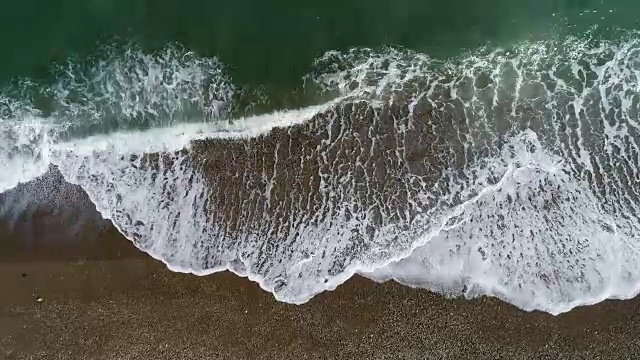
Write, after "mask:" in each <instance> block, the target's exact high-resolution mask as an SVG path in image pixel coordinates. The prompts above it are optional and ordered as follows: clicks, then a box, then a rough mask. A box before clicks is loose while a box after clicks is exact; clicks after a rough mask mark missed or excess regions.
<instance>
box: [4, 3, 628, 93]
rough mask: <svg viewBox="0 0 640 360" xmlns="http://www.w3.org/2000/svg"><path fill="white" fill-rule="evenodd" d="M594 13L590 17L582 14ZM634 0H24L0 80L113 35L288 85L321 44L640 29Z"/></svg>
mask: <svg viewBox="0 0 640 360" xmlns="http://www.w3.org/2000/svg"><path fill="white" fill-rule="evenodd" d="M585 10H596V12H595V13H593V12H589V13H584V12H585ZM638 10H640V5H639V2H638V1H636V0H614V1H606V2H605V1H602V0H597V1H596V0H445V1H443V0H395V1H390V0H322V1H299V0H296V1H291V0H269V1H264V0H217V1H215V0H181V1H179V0H22V1H11V2H9V3H8V4H5V5H3V9H2V11H1V12H0V44H2V51H1V52H0V83H2V82H6V81H8V80H9V79H11V78H15V77H31V78H43V77H46V76H47V71H48V69H50V66H51V62H54V61H59V60H62V59H65V58H67V57H69V56H71V55H77V56H83V55H85V54H89V53H91V52H92V51H94V48H95V46H96V44H97V43H99V42H101V41H106V40H110V39H113V38H114V37H119V38H124V39H128V40H131V39H133V40H136V41H137V42H138V43H139V44H140V45H141V46H142V47H144V48H147V49H156V48H160V47H162V46H164V45H165V44H167V43H170V42H178V43H180V44H182V45H184V46H185V47H186V48H188V49H189V50H193V51H195V52H197V53H198V54H199V55H202V56H212V55H217V56H219V57H220V58H221V59H222V61H223V62H224V63H226V64H228V65H229V66H231V72H232V75H233V77H234V78H235V80H236V81H237V82H239V83H242V84H248V85H268V86H270V87H271V88H272V89H276V91H277V89H279V88H281V89H282V90H283V91H286V89H287V88H289V87H290V86H291V85H292V84H297V83H299V80H300V77H301V76H302V75H304V74H305V73H306V71H307V70H308V68H309V66H310V64H311V61H312V60H313V59H314V58H315V57H317V56H318V55H320V54H322V53H323V52H325V51H327V50H344V49H347V48H349V47H353V46H368V47H376V46H382V45H385V44H393V45H402V46H405V47H408V48H412V49H415V50H419V51H422V52H426V53H429V54H430V55H432V56H436V57H446V56H452V55H455V54H456V53H458V52H459V51H461V49H465V48H473V47H475V46H478V45H482V44H486V43H487V42H491V43H495V44H498V45H501V44H505V43H509V42H514V41H518V40H520V39H523V38H530V37H545V36H553V35H554V33H558V32H566V31H574V32H579V31H582V30H583V29H586V28H588V27H590V26H591V25H592V24H596V23H597V24H599V25H601V26H605V27H611V26H614V27H623V28H627V29H629V28H635V27H638V21H637V20H636V19H635V18H636V14H637V13H638Z"/></svg>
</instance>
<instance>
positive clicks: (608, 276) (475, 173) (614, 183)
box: [0, 34, 640, 314]
mask: <svg viewBox="0 0 640 360" xmlns="http://www.w3.org/2000/svg"><path fill="white" fill-rule="evenodd" d="M638 49H640V46H639V43H638V40H637V37H634V36H633V35H628V34H627V36H626V37H621V38H620V39H619V40H616V41H604V42H603V43H602V44H600V46H599V47H598V48H592V47H589V46H587V42H586V41H584V40H580V39H575V38H570V39H565V40H563V41H562V42H559V43H557V42H556V43H554V42H538V43H523V44H521V45H520V46H518V47H515V48H514V49H513V50H510V51H504V50H496V51H493V52H486V51H479V52H477V53H471V54H467V55H465V56H463V57H461V58H458V59H451V60H447V61H441V60H434V59H431V58H429V57H428V56H426V55H424V54H419V53H415V52H412V51H406V50H389V49H387V50H381V51H374V50H370V49H354V50H351V51H349V52H346V53H338V52H330V53H328V54H327V55H325V56H323V57H322V58H320V59H319V60H318V61H317V62H316V67H317V70H316V71H315V72H313V73H312V74H310V75H309V76H308V77H307V78H306V80H307V81H311V82H314V83H315V84H316V85H318V86H319V87H320V88H321V89H323V90H324V91H328V92H330V91H333V92H336V93H337V94H338V95H339V97H338V98H337V99H335V100H334V101H331V102H328V103H326V104H322V105H318V106H313V107H308V108H304V109H298V110H288V111H280V112H274V113H270V114H264V115H257V116H252V117H247V118H241V119H236V120H233V121H228V118H224V117H222V114H223V113H224V112H225V111H226V109H228V108H230V107H232V104H230V102H232V101H233V90H234V88H235V87H234V86H233V84H232V83H231V81H230V79H229V78H228V76H227V75H226V74H225V73H224V71H223V69H224V67H223V66H222V65H221V64H220V63H219V62H218V61H217V60H214V59H200V58H197V57H195V56H194V55H193V54H189V55H188V56H183V55H184V54H183V53H181V52H179V51H178V52H176V50H175V49H169V50H168V51H166V52H165V53H162V54H161V56H156V57H153V56H148V55H145V54H143V53H140V52H136V51H132V52H129V53H125V55H124V56H121V57H116V58H115V60H108V61H104V62H100V63H99V64H98V65H97V66H96V67H95V68H93V69H91V70H90V71H89V72H88V73H84V72H81V71H80V70H78V69H79V68H80V67H77V68H76V67H73V66H72V67H71V68H70V69H69V72H70V73H71V74H72V76H69V77H68V78H64V77H63V78H62V79H61V80H60V81H59V83H58V84H57V85H56V86H54V87H53V88H52V89H50V90H49V91H50V92H51V93H53V94H54V95H55V96H54V98H55V99H56V101H57V103H56V108H55V111H54V112H53V115H52V116H51V117H49V118H46V119H45V118H42V117H38V116H36V115H37V112H35V111H33V110H29V107H28V106H26V107H24V108H25V109H27V110H28V111H27V110H25V111H23V110H20V111H16V110H15V108H16V106H14V105H15V104H14V105H11V106H9V108H10V111H9V112H8V113H9V114H10V115H6V114H3V117H2V120H1V122H0V125H1V126H2V127H1V128H0V129H1V130H2V133H1V134H0V136H2V138H0V140H2V143H0V161H3V164H7V166H8V167H9V169H10V170H11V171H7V172H6V173H4V174H2V175H0V191H4V190H6V189H9V188H11V187H13V186H15V185H16V184H17V183H19V182H24V181H28V180H30V179H33V178H34V177H36V176H38V175H40V174H42V173H43V172H44V170H46V168H47V167H48V166H49V165H50V164H54V165H57V166H58V168H59V169H60V171H61V172H62V174H63V175H64V177H65V178H66V179H67V180H68V181H69V182H71V183H74V184H78V185H80V186H82V188H83V189H85V191H86V192H87V193H88V195H89V197H90V198H91V200H92V201H93V202H94V203H95V204H96V207H97V209H98V211H100V213H101V214H102V215H103V216H104V217H105V218H107V219H110V220H111V221H112V222H113V223H114V225H115V226H116V227H117V228H118V229H119V230H120V231H121V232H122V233H123V234H124V235H125V236H127V237H128V238H129V239H131V240H132V241H133V242H134V243H135V244H136V246H138V247H139V248H141V249H142V250H144V251H146V252H148V253H149V254H150V255H152V256H153V257H155V258H157V259H160V260H162V261H163V262H164V263H165V264H167V266H169V267H170V268H171V269H172V270H175V271H183V272H191V273H194V274H199V275H205V274H209V273H212V272H217V271H222V270H226V269H229V270H231V271H234V272H235V273H237V274H239V275H242V276H247V277H249V278H250V279H252V280H254V281H256V282H258V283H259V284H260V286H261V287H262V288H263V289H265V290H267V291H270V292H272V293H274V295H275V296H276V298H277V299H279V300H281V301H287V302H292V303H302V302H305V301H307V300H308V299H310V298H311V297H313V296H314V295H315V294H317V293H319V292H322V291H325V290H330V289H334V288H335V287H336V286H338V285H339V284H341V283H342V282H344V281H346V279H348V278H349V277H351V276H352V275H353V274H355V273H361V274H364V275H366V276H369V277H372V278H374V279H377V280H388V279H396V280H398V281H400V282H403V283H405V284H409V285H412V286H422V287H427V288H430V289H433V290H437V291H441V292H444V293H446V294H450V295H461V294H462V295H466V296H469V297H471V296H477V295H483V294H488V295H493V296H498V297H500V298H502V299H504V300H506V301H508V302H510V303H513V304H515V305H517V306H519V307H521V308H523V309H526V310H533V309H539V310H543V311H547V312H550V313H553V314H557V313H560V312H564V311H567V310H569V309H571V308H573V307H575V306H578V305H582V304H590V303H594V302H597V301H600V300H602V299H605V298H611V297H618V298H627V297H631V296H634V295H636V294H637V293H638V290H639V288H640V271H638V268H637V266H636V264H637V263H638V261H640V255H639V251H638V249H639V248H640V239H639V238H638V235H637V234H638V233H640V232H639V231H638V230H640V229H639V228H640V225H639V224H640V222H639V221H638V216H639V214H640V204H639V203H638V195H639V193H640V187H639V186H638V185H637V184H638V182H639V181H640V176H639V171H638V168H637V165H638V164H639V163H640V147H639V146H638V141H639V139H637V136H638V134H639V132H638V130H639V129H640V127H639V124H640V120H639V119H638V114H639V111H638V107H639V103H640V85H639V79H640V59H639V56H640V50H638ZM210 84H214V85H212V86H210ZM357 100H366V101H368V102H370V104H371V106H372V107H373V108H375V109H377V110H379V108H380V107H381V106H382V105H383V104H387V103H389V102H391V103H400V104H402V103H406V104H408V105H407V106H408V107H409V111H408V113H409V119H396V118H394V119H393V121H394V123H393V126H394V127H395V130H396V131H397V134H398V139H397V148H396V149H394V150H395V153H394V155H395V156H396V157H397V158H398V159H400V160H402V161H405V160H406V158H405V156H406V149H405V148H404V147H403V146H402V138H403V136H406V134H407V133H410V132H411V131H413V129H412V128H411V126H412V122H414V121H418V120H416V118H414V116H418V115H416V114H417V112H418V111H422V115H420V116H425V115H424V113H425V111H427V113H428V114H429V116H432V117H433V118H434V123H437V121H451V122H453V124H452V125H451V127H444V129H454V130H455V131H457V132H458V133H457V134H439V133H438V131H439V130H436V131H434V132H435V133H436V134H439V135H440V136H443V137H446V138H447V139H448V140H447V143H446V144H445V145H443V146H448V147H449V149H448V150H449V151H450V153H451V157H452V159H453V160H450V161H449V162H448V163H449V164H451V165H452V167H451V168H450V169H445V171H444V174H443V176H442V178H441V179H439V180H438V181H437V182H436V186H435V187H436V188H427V187H426V186H424V185H423V189H422V191H420V192H419V193H418V195H417V197H418V198H416V199H409V201H408V204H404V206H407V207H411V208H412V209H413V210H420V211H419V212H418V215H417V216H416V218H415V219H414V220H412V222H411V223H410V224H404V223H400V224H398V223H397V222H396V223H394V222H393V221H392V220H391V218H392V217H391V216H388V217H385V216H386V215H385V216H382V220H381V223H382V224H383V225H382V226H381V227H380V228H379V229H378V232H377V233H376V234H375V236H372V237H371V238H369V239H368V240H367V241H368V243H367V244H365V245H366V246H360V247H355V245H354V244H353V236H352V234H353V233H354V232H360V233H363V234H364V233H366V227H367V225H369V224H370V223H371V222H372V220H371V219H372V217H373V215H372V214H373V210H371V206H370V205H371V204H367V203H366V202H365V203H358V201H356V200H354V199H356V198H357V197H356V196H354V194H357V191H360V190H358V189H359V187H360V186H361V185H362V184H358V183H356V181H355V180H354V179H353V176H352V174H347V175H346V176H344V177H339V176H337V175H336V174H330V173H326V174H321V175H322V176H321V177H322V179H321V181H322V183H321V186H320V192H321V194H320V195H321V196H322V197H323V198H324V199H325V202H324V203H323V204H322V209H323V210H326V213H328V214H330V215H327V216H324V215H321V213H322V211H318V212H317V213H314V214H294V215H292V216H294V217H295V218H292V219H289V220H291V221H290V223H291V224H292V225H291V230H292V231H290V232H289V233H288V234H287V235H286V236H285V235H284V234H279V233H275V230H274V229H273V228H272V227H269V225H271V224H273V222H274V221H275V220H274V219H273V218H270V217H269V216H268V215H267V214H265V215H264V216H263V217H262V218H261V219H260V221H261V222H260V224H261V226H263V227H262V228H261V229H262V231H259V232H254V233H250V232H247V233H242V234H240V235H239V236H236V237H229V236H227V235H226V234H225V233H224V229H223V227H224V224H216V223H212V222H211V221H210V217H209V216H208V215H207V212H209V211H212V209H210V208H208V206H209V203H208V199H209V197H210V196H212V191H211V189H208V188H207V187H206V186H205V183H204V181H203V179H202V177H201V175H200V174H199V173H198V172H196V171H195V170H194V169H193V167H192V164H191V158H190V156H189V153H188V151H186V152H181V151H180V150H182V149H187V150H188V149H189V147H190V146H191V142H192V141H193V140H197V139H205V138H247V137H256V136H260V135H264V134H267V133H268V132H269V131H271V130H272V129H273V128H274V127H289V126H293V125H296V124H300V123H302V122H305V121H308V120H309V119H310V118H312V117H313V116H314V115H315V114H318V113H321V112H327V114H328V115H327V117H326V118H327V119H326V121H327V124H316V125H315V127H312V128H313V129H316V130H317V131H318V132H320V131H321V130H322V129H324V128H325V126H326V128H328V129H332V127H333V125H334V122H341V121H342V120H341V119H337V118H336V117H335V116H334V117H331V116H330V113H331V109H332V108H333V107H335V106H340V104H341V103H342V102H344V101H357ZM18 108H20V106H18ZM425 109H427V110H425ZM0 110H2V109H1V108H0ZM377 110H376V111H377ZM414 110H415V111H416V112H414ZM195 120H198V121H195ZM405 120H406V121H405ZM436 120H437V121H436ZM109 121H115V124H116V126H115V127H114V126H113V123H107V122H109ZM182 121H188V122H189V123H188V124H187V123H181V122H182ZM420 121H425V120H424V119H422V120H420ZM103 122H104V123H103ZM139 123H143V124H142V125H143V126H140V127H141V128H143V129H145V128H146V130H141V131H134V130H131V129H130V127H132V126H133V125H139ZM88 124H89V125H92V126H93V127H91V126H89V127H87V125H88ZM378 125H379V124H377V123H376V126H378ZM95 126H98V130H96V128H95ZM102 126H104V127H106V130H105V131H101V130H100V129H101V127H102ZM434 126H435V125H434ZM85 127H86V129H85ZM149 128H150V129H149ZM105 132H106V133H105ZM329 133H330V135H329V137H330V138H336V137H338V138H339V137H340V136H342V135H343V132H340V134H334V133H331V131H329ZM594 134H595V135H596V136H594ZM368 135H369V136H371V137H374V138H376V137H377V136H378V135H380V134H375V129H374V128H373V127H372V129H371V130H370V132H369V134H368ZM456 141H459V143H460V144H457V143H456ZM329 142H330V141H325V142H323V143H322V145H321V146H324V148H322V149H325V150H326V151H327V152H328V149H329V148H330V147H331V146H332V144H330V143H329ZM154 152H159V153H163V156H165V157H166V160H168V161H158V162H157V163H154V164H151V165H150V164H148V163H145V160H144V155H145V154H148V153H154ZM460 154H465V158H464V159H463V160H464V161H461V162H458V161H456V160H457V158H456V157H458V156H461V155H460ZM301 155H302V154H301ZM320 160H322V161H328V160H327V159H319V161H320ZM276 161H296V162H299V161H301V159H298V158H295V159H286V158H285V159H281V158H280V159H276ZM360 165H362V164H360ZM454 165H455V166H454ZM332 166H333V165H332ZM257 175H258V176H259V175H260V174H257ZM262 176H263V179H262V180H263V181H264V183H265V184H267V185H266V188H267V192H266V193H265V194H259V195H260V196H266V197H267V198H268V197H269V196H270V191H269V189H270V188H271V186H272V185H273V184H274V182H275V181H276V180H275V174H274V175H273V176H272V178H267V177H266V175H265V174H262ZM411 176H412V174H408V175H407V176H406V178H403V179H398V181H407V182H408V181H410V180H411V179H410V177H411ZM362 181H364V183H365V185H367V186H368V185H369V183H367V181H371V179H365V180H362ZM252 191H256V190H255V189H247V192H248V193H251V192H252ZM378 195H379V194H378ZM378 195H376V194H372V195H371V196H373V197H374V198H375V197H376V196H378ZM434 197H435V198H436V200H435V201H432V202H429V201H426V200H424V201H422V200H421V198H425V199H431V198H434ZM425 203H429V204H432V205H429V206H426V205H422V204H425ZM382 206H383V207H384V206H387V207H388V206H389V205H388V204H382ZM354 209H361V210H360V211H359V212H356V213H354ZM215 210H216V209H213V211H215ZM241 210H242V209H241ZM241 212H242V213H244V211H241ZM347 213H349V214H352V215H351V216H349V217H347V216H346V215H345V214H347ZM274 239H277V241H275V242H274ZM274 244H275V245H274Z"/></svg>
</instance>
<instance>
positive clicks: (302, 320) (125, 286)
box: [0, 181, 640, 359]
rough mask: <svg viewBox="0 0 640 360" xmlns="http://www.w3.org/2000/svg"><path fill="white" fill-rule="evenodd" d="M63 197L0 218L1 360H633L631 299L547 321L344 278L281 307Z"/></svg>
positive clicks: (492, 304) (636, 304)
mask: <svg viewBox="0 0 640 360" xmlns="http://www.w3.org/2000/svg"><path fill="white" fill-rule="evenodd" d="M29 186H42V181H40V182H39V183H38V182H35V185H34V184H31V185H29V184H28V185H26V188H25V189H24V190H25V191H24V192H21V190H20V189H19V190H20V191H15V192H14V191H12V192H11V193H9V194H8V195H9V196H14V198H15V199H17V198H20V199H23V196H22V195H24V194H25V193H26V192H28V190H29ZM63 187H64V186H63ZM65 189H67V190H71V192H70V193H73V192H74V191H75V190H73V187H71V189H68V188H63V189H57V190H56V191H47V192H46V197H47V198H46V199H43V198H38V199H37V200H38V202H39V203H38V204H39V205H38V206H37V207H35V208H32V207H30V206H25V207H24V209H26V210H24V209H23V212H22V213H21V214H18V215H19V216H17V217H12V218H11V221H8V220H7V217H6V216H5V217H2V218H1V219H0V239H2V243H3V246H2V247H1V248H0V250H1V251H0V294H3V295H2V296H0V324H3V325H4V326H0V359H136V358H154V359H176V358H178V359H201V358H212V359H259V358H277V359H300V358H305V359H306V358H311V359H315V358H318V359H327V358H330V359H334V358H335V359H341V358H344V359H350V358H366V359H385V358H393V359H424V358H434V359H436V358H453V359H477V358H492V359H529V358H531V359H539V358H563V359H584V358H601V359H609V358H616V359H619V358H637V357H640V341H638V336H637V335H638V334H640V315H639V314H640V313H639V312H638V311H637V309H638V308H640V297H637V298H635V299H631V300H625V301H618V300H606V301H604V302H601V303H599V304H596V305H592V306H587V307H579V308H576V309H574V310H572V311H570V312H568V313H565V314H562V315H559V316H552V315H549V314H546V313H541V312H532V313H528V312H524V311H521V310H519V309H517V308H516V307H514V306H512V305H509V304H507V303H505V302H502V301H501V300H498V299H496V298H489V297H482V298H478V299H473V300H465V299H446V298H444V297H443V296H441V295H438V294H435V293H432V292H430V291H428V290H425V289H415V288H410V287H407V286H404V285H401V284H398V283H396V282H393V281H389V282H386V283H382V284H379V283H375V282H373V281H371V280H368V279H365V278H363V277H360V276H354V277H353V278H351V279H349V280H348V281H347V282H346V283H344V284H342V285H340V286H339V287H338V288H337V289H336V290H334V291H330V292H323V293H321V294H318V295H316V296H315V297H314V298H312V299H311V300H310V301H309V302H307V303H305V304H302V305H292V304H286V303H281V302H278V301H276V300H275V299H274V297H273V295H272V294H270V293H267V292H265V291H263V290H262V289H260V287H259V286H258V284H256V283H253V282H251V281H249V280H248V279H246V278H241V277H238V276H236V275H234V274H231V273H229V272H222V273H216V274H213V275H208V276H195V275H192V274H184V273H175V272H171V271H170V270H168V269H167V268H166V267H165V266H164V264H162V263H161V262H159V261H157V260H154V259H152V258H151V257H150V256H148V255H146V254H145V253H143V252H141V251H139V250H138V249H136V248H135V247H134V245H133V244H132V243H131V242H130V241H128V240H126V239H125V238H124V237H123V236H122V235H121V234H120V233H118V232H117V231H116V230H115V228H114V227H113V226H110V225H109V223H106V224H105V222H104V220H102V221H100V219H98V218H96V213H95V209H94V210H93V213H92V212H91V211H90V210H91V206H92V205H91V204H90V202H88V199H86V195H84V197H83V195H82V193H81V192H80V193H76V195H74V196H75V197H74V202H73V203H68V202H66V201H67V200H68V196H67V195H68V194H69V193H67V195H64V196H63V194H65V191H60V190H65ZM49 190H51V189H49ZM76 190H77V189H76ZM7 199H8V198H7V194H5V195H4V201H8V200H7ZM65 199H66V200H65ZM44 200H46V201H44ZM60 200H63V201H60ZM43 201H44V202H43ZM59 206H64V209H62V210H64V211H62V210H61V208H59ZM1 208H2V207H1V206H0V209H1ZM56 209H57V210H56ZM0 213H1V212H0ZM78 214H82V217H81V218H82V219H83V220H82V221H83V222H80V223H76V222H75V221H77V216H78ZM4 215H6V212H5V213H4ZM70 217H71V218H70ZM70 221H73V222H72V223H73V224H76V225H77V224H80V225H81V226H80V227H77V228H76V229H75V230H73V231H72V229H70V227H69V226H68V224H70ZM27 229H32V230H33V231H31V232H27V231H26V230H27Z"/></svg>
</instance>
